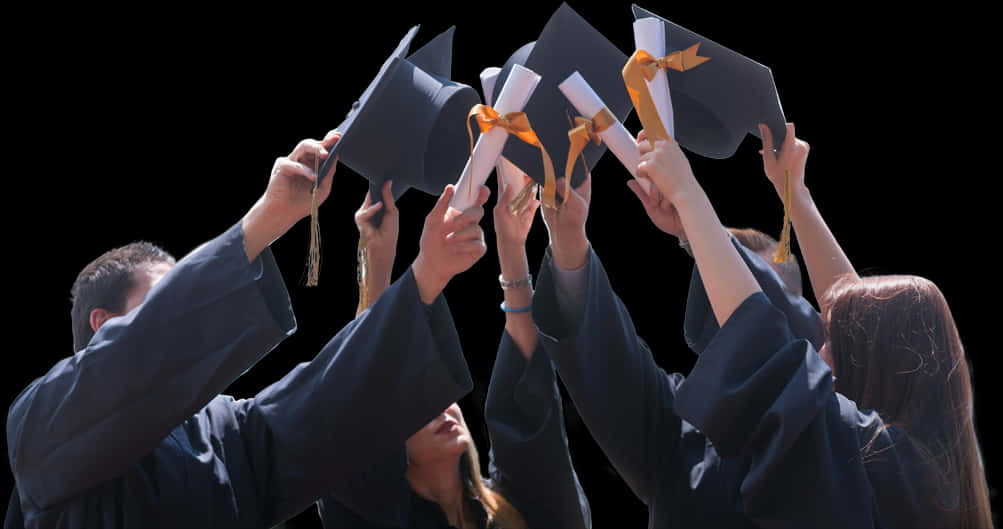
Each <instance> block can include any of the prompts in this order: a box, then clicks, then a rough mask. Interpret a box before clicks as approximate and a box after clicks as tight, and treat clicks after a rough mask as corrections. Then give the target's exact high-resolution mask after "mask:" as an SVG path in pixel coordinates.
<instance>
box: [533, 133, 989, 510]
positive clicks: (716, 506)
mask: <svg viewBox="0 0 1003 529" xmlns="http://www.w3.org/2000/svg"><path fill="white" fill-rule="evenodd" d="M767 137H768V136H767ZM787 138H788V139H789V142H788V143H787V144H785V145H784V146H783V148H782V149H781V150H780V153H779V155H775V154H774V153H773V150H772V145H771V144H769V142H767V144H766V145H765V146H764V147H765V148H764V152H765V153H766V154H765V155H764V161H765V162H766V168H767V174H768V175H769V176H770V178H771V181H773V182H774V183H778V182H780V181H782V180H781V179H780V178H778V177H777V175H778V171H777V170H776V167H778V165H776V164H775V159H773V158H771V157H777V158H778V159H779V160H782V162H780V164H779V166H780V167H785V168H788V169H791V171H792V181H794V182H798V183H799V184H798V185H800V186H801V187H800V188H799V189H803V174H804V159H805V158H806V155H807V145H806V144H804V145H802V143H801V142H799V143H795V140H794V138H795V136H794V131H793V128H791V130H789V132H788V135H787ZM795 145H796V147H795ZM639 148H640V149H641V153H642V158H641V164H640V166H639V169H638V171H639V175H641V176H642V177H646V178H650V179H651V181H652V182H653V183H654V184H655V187H654V188H653V189H655V188H657V189H658V190H659V191H660V192H661V193H662V194H663V196H664V202H665V203H664V205H663V207H662V208H661V210H660V214H662V215H664V217H662V218H660V219H656V218H654V216H653V220H656V224H659V221H662V223H663V224H665V225H667V226H669V227H670V228H669V229H665V228H663V230H665V231H668V232H675V233H676V234H678V233H683V232H684V233H685V234H686V236H687V239H688V242H689V244H690V246H691V249H692V252H693V255H694V258H695V260H696V270H695V271H694V276H693V277H694V280H695V281H696V284H694V283H691V294H690V299H689V300H688V307H687V314H686V322H685V329H686V335H687V341H688V343H690V345H691V347H692V348H693V349H694V351H696V352H698V353H699V354H700V357H699V359H698V361H697V363H696V365H695V367H694V368H693V370H692V371H691V372H690V373H689V375H687V376H685V377H684V376H683V375H681V374H668V373H665V372H664V371H662V370H661V369H660V368H659V367H658V366H657V365H656V364H655V362H654V360H653V358H652V356H651V352H650V351H649V350H648V348H647V346H646V344H645V343H644V341H643V340H641V338H640V337H638V336H637V333H636V331H635V329H634V326H633V323H632V322H631V319H630V314H629V312H628V311H627V309H626V307H624V305H623V304H622V302H621V301H620V300H619V298H618V297H617V296H616V295H615V294H614V293H613V290H612V288H611V286H610V283H609V279H608V276H607V274H606V271H605V270H604V269H603V267H602V264H601V263H600V261H599V258H598V256H597V255H596V253H595V251H593V249H592V248H591V247H590V245H589V243H588V239H587V237H586V234H585V218H586V216H587V211H588V205H589V202H590V199H591V196H590V195H591V193H590V185H589V182H588V181H586V182H585V183H584V184H583V185H582V186H581V187H580V188H578V189H576V190H573V191H572V192H571V193H570V197H569V200H568V204H569V205H571V207H569V208H565V209H562V210H560V211H559V212H552V213H550V214H548V212H545V215H544V219H545V220H546V222H547V226H548V229H549V230H550V235H551V248H550V249H549V250H548V254H547V257H546V258H545V260H544V265H543V267H542V268H541V277H540V281H539V284H538V290H537V293H536V297H535V300H534V317H535V320H536V323H537V325H538V327H539V328H540V331H541V336H543V340H544V347H545V349H546V350H547V351H548V352H550V353H551V357H552V358H553V360H554V364H555V367H556V369H557V371H558V373H559V374H560V376H561V378H562V380H563V381H564V382H565V384H566V386H567V388H568V391H569V393H570V395H571V398H572V400H573V401H574V403H575V406H576V407H577V408H578V411H579V412H580V414H581V416H582V418H583V420H584V421H585V424H586V425H587V427H588V428H589V430H590V432H591V433H592V435H593V436H594V437H595V438H596V440H597V442H598V443H599V444H600V446H601V447H602V448H603V450H604V451H605V453H606V455H607V456H608V457H609V458H610V460H611V461H612V462H613V464H614V466H615V467H616V468H617V470H618V471H619V472H620V473H621V474H622V475H623V477H624V478H625V480H626V481H627V483H628V484H629V485H630V487H631V488H632V489H633V491H634V492H635V494H637V495H638V497H639V498H640V499H642V500H643V501H644V502H645V503H646V504H647V505H648V508H649V526H651V527H669V526H698V525H699V526H704V527H710V526H713V527H762V526H783V527H809V526H831V527H873V526H882V527H923V526H936V527H945V526H946V527H960V526H974V527H989V526H991V525H990V522H989V514H988V512H989V511H988V500H987V497H986V494H985V491H986V488H985V479H984V476H983V474H982V471H981V468H980V467H979V466H978V460H977V447H976V444H975V438H974V431H973V429H972V423H971V407H970V404H971V398H970V393H969V392H968V390H967V388H968V372H967V369H966V368H965V361H964V358H963V352H962V351H961V349H960V347H955V346H954V345H952V344H955V345H957V344H959V343H960V342H958V341H957V340H956V336H957V331H956V329H955V328H954V324H953V321H952V320H951V319H950V315H949V312H946V304H943V303H942V297H940V296H939V293H936V294H931V293H932V292H934V291H933V290H932V289H929V288H926V287H914V286H910V287H909V288H908V289H906V290H905V292H907V294H906V295H904V296H903V295H899V296H898V297H899V298H913V299H922V301H921V302H920V303H919V305H922V306H924V308H925V309H929V308H930V307H936V306H938V305H942V306H943V310H925V309H924V310H922V311H916V313H923V314H926V315H928V316H929V318H928V319H927V320H926V324H927V325H929V326H930V329H935V330H933V331H930V333H927V332H925V331H924V329H923V328H922V327H918V326H917V323H918V322H917V321H915V320H916V319H915V318H914V319H913V320H912V321H909V320H908V319H907V318H906V319H902V318H904V315H908V314H909V313H910V311H907V310H901V308H900V307H898V308H897V307H893V306H890V305H887V304H885V305H883V304H882V303H884V301H882V300H881V297H880V296H877V297H874V296H873V295H872V296H871V305H870V306H869V307H867V308H866V309H864V310H863V311H862V312H863V313H866V315H867V317H868V321H869V325H875V326H877V327H880V324H879V323H875V322H879V321H880V320H881V318H880V316H882V315H884V316H887V317H889V318H888V320H889V323H890V325H888V324H886V328H881V332H885V333H888V334H887V335H886V338H887V337H888V336H891V337H898V336H907V337H909V339H914V337H917V336H918V337H920V339H921V340H929V339H930V337H931V336H934V335H936V336H941V337H945V336H946V337H947V339H946V340H945V341H943V342H939V344H938V345H942V347H940V346H938V347H934V348H933V349H930V348H929V347H928V352H929V356H928V357H927V358H928V359H930V360H933V359H936V361H932V362H929V364H933V365H927V369H913V370H911V371H910V370H907V369H902V367H901V359H902V358H905V359H913V360H915V356H914V355H912V356H910V355H909V354H908V353H909V351H910V350H917V348H916V347H915V346H916V343H915V342H913V343H905V344H902V343H895V342H894V339H889V340H888V341H884V342H881V344H882V345H887V346H889V349H890V350H889V353H888V354H886V355H885V356H880V355H879V353H878V352H876V351H873V350H868V351H866V353H867V355H871V356H870V357H869V356H867V355H865V354H862V353H864V352H865V351H864V350H863V347H862V345H861V344H863V343H866V341H861V340H860V338H861V337H860V336H857V337H856V339H857V340H858V341H856V342H848V343H842V344H840V345H839V346H836V345H833V344H831V340H832V338H833V337H835V336H837V335H842V334H845V333H847V328H846V327H843V326H846V325H847V323H846V321H845V320H842V319H838V318H836V316H837V312H839V310H837V307H840V306H842V308H841V309H840V310H843V311H846V310H847V309H846V307H845V305H846V304H847V303H845V301H847V300H851V299H859V297H854V296H860V295H861V294H860V292H859V291H858V293H856V294H854V295H848V294H847V292H848V290H853V288H846V289H842V290H841V289H836V288H833V289H832V291H830V287H831V285H832V283H833V282H834V278H836V277H837V276H840V275H843V274H845V273H852V268H849V266H848V261H846V260H845V256H843V257H841V258H840V257H839V256H841V251H839V250H838V246H837V245H836V244H835V241H834V239H832V238H831V234H829V233H828V230H827V229H825V228H824V223H822V222H821V220H820V217H818V216H817V210H815V209H814V206H813V204H812V203H811V201H810V198H806V197H807V194H806V193H805V194H800V193H796V194H795V196H797V197H798V200H803V201H802V202H800V203H799V202H798V200H796V201H795V203H796V204H798V203H799V204H800V205H799V206H795V207H794V216H793V218H794V226H795V229H796V230H797V231H798V234H799V240H800V241H801V246H802V248H804V249H805V253H804V257H805V262H806V264H807V266H808V269H809V275H810V277H811V279H812V284H813V286H814V287H815V291H816V292H818V293H820V298H822V299H824V300H825V301H823V312H822V313H823V315H825V318H821V317H820V315H819V313H818V312H816V311H814V310H813V309H812V308H811V307H810V305H809V304H808V303H807V302H806V301H805V300H804V299H803V298H800V297H797V296H793V295H791V294H790V293H789V292H787V291H786V290H785V289H784V288H783V285H782V282H781V281H780V279H779V277H778V276H777V275H776V273H775V272H773V271H772V270H771V269H770V268H769V266H768V265H767V263H765V262H764V261H763V260H762V259H761V258H760V257H759V256H756V255H755V254H754V253H752V252H750V251H748V250H747V249H744V248H742V247H741V246H740V245H737V243H736V242H735V241H734V239H733V237H731V236H730V234H729V233H728V232H727V231H726V230H725V229H724V228H723V226H721V223H720V221H719V220H718V219H717V216H716V213H715V212H714V210H713V208H712V207H711V205H710V202H709V201H708V200H707V197H706V195H705V194H704V193H703V190H702V189H701V188H700V186H699V184H697V182H696V180H695V179H694V178H693V176H692V173H691V172H690V170H689V164H688V162H686V159H685V156H684V155H683V154H682V151H681V150H680V149H679V147H678V145H677V144H675V143H670V142H665V141H661V140H660V141H658V142H656V143H655V146H654V148H652V146H651V145H650V143H649V142H647V141H644V139H643V138H642V141H641V142H640V145H639ZM780 174H781V175H782V174H783V172H782V171H781V172H780ZM559 187H562V186H561V185H559ZM782 190H783V188H782V187H781V186H779V185H778V191H782ZM799 208H802V209H799ZM648 209H649V214H651V211H652V210H651V209H650V208H648ZM810 241H815V242H816V244H812V242H810ZM819 242H820V243H819ZM826 263H828V264H829V265H830V269H829V270H826ZM832 263H840V264H842V266H832ZM824 277H828V278H829V282H828V283H826V282H825V280H822V282H819V279H818V278H824ZM846 281H848V282H850V283H855V282H856V281H855V278H854V279H849V280H846ZM860 283H866V282H860ZM906 283H912V284H913V285H916V284H921V283H922V281H912V280H910V281H906ZM855 288H861V289H865V290H866V288H867V286H866V285H864V286H862V287H855ZM897 288H899V289H900V290H901V287H897ZM879 290H880V289H879ZM923 291H925V292H924V293H923V295H917V292H923ZM871 294H873V293H871ZM900 294H901V292H900ZM934 314H937V316H934ZM892 315H894V316H895V319H893V318H891V317H890V316H892ZM844 316H845V314H844ZM898 324H901V327H897V325H898ZM839 327H843V328H841V329H839ZM887 327H892V329H891V331H890V332H889V331H888V329H887ZM870 330H871V331H874V332H876V331H877V328H872V329H870ZM913 330H915V331H917V332H911V331H913ZM901 331H906V332H901ZM920 331H924V332H920ZM931 333H932V334H931ZM927 343H928V344H929V343H930V342H927ZM848 344H849V345H848ZM820 351H821V352H822V354H821V355H820V354H819V352H820ZM830 351H831V352H830ZM887 357H899V358H900V360H899V361H898V362H897V364H898V365H896V366H895V368H894V369H891V370H888V369H884V370H882V369H879V368H878V367H875V366H876V365H879V364H882V363H887V364H889V365H892V364H896V362H887V361H884V360H881V358H887ZM823 358H828V359H829V360H830V361H831V362H832V363H833V364H834V365H835V366H836V370H837V374H839V375H840V382H839V383H836V382H835V380H834V376H833V372H832V367H830V364H829V363H827V362H826V360H825V359H823ZM854 358H856V360H854ZM865 358H866V360H863V359H865ZM871 358H874V359H875V360H873V361H872V360H871ZM862 361H863V364H864V366H865V367H863V368H860V370H861V371H867V372H873V373H877V374H879V375H881V376H883V377H884V378H883V379H882V380H879V381H878V382H875V383H876V384H882V385H885V386H888V387H896V388H898V389H900V390H901V389H903V388H909V389H910V391H911V393H910V395H911V398H910V400H908V401H903V402H902V403H901V406H900V407H899V408H895V407H891V408H889V409H890V410H891V412H890V413H886V411H885V410H883V409H882V406H883V404H884V403H883V402H881V399H875V398H874V394H873V393H868V392H859V391H858V390H857V388H856V387H855V386H852V385H849V384H846V385H844V384H843V383H842V380H843V379H844V377H846V378H854V377H852V375H851V374H850V373H849V371H850V370H853V369H858V368H856V367H851V366H852V364H853V363H854V362H857V363H858V365H859V363H861V362H862ZM915 366H916V364H915V362H914V363H913V365H912V367H913V368H915ZM934 366H936V367H934ZM896 369H897V371H898V372H896ZM841 371H842V372H841ZM896 376H898V377H899V378H898V379H896V378H895V377H896ZM844 387H845V388H846V389H845V391H846V392H847V393H846V394H844V393H841V391H844V390H843V388H844ZM920 388H922V389H921V390H922V391H928V392H929V393H930V394H931V395H933V396H934V398H933V399H930V398H921V397H920V396H919V395H918V394H917V393H916V392H917V391H918V390H920ZM855 399H857V400H855ZM919 410H922V411H923V412H929V414H925V413H919V414H916V412H917V411H919ZM952 425H953V426H952ZM931 432H940V433H939V434H934V435H930V433H931ZM944 432H947V434H948V435H946V436H943V437H940V438H939V439H938V438H937V435H940V434H943V433H944ZM945 441H953V442H955V443H956V444H955V445H953V446H954V447H955V450H954V452H953V454H948V453H947V451H945V450H942V449H941V448H942V447H945V446H951V445H949V444H946V443H945Z"/></svg>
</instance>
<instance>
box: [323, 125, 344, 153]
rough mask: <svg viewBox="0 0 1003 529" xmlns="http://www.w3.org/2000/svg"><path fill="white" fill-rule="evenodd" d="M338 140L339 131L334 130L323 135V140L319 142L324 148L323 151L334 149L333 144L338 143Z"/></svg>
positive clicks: (339, 138) (339, 136)
mask: <svg viewBox="0 0 1003 529" xmlns="http://www.w3.org/2000/svg"><path fill="white" fill-rule="evenodd" d="M340 140H341V131H339V130H337V129H335V130H332V131H328V133H327V134H325V135H324V140H323V141H322V142H321V144H322V145H323V146H324V148H325V149H330V148H331V147H334V144H336V143H338V141H340Z"/></svg>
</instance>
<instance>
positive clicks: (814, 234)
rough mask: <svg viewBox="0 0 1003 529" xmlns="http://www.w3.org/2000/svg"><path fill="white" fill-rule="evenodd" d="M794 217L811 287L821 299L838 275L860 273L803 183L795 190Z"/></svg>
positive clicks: (793, 222)
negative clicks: (855, 268)
mask: <svg viewBox="0 0 1003 529" xmlns="http://www.w3.org/2000/svg"><path fill="white" fill-rule="evenodd" d="M791 221H792V224H793V226H794V231H795V232H796V233H797V238H798V244H799V245H800V246H801V254H802V257H803V258H804V262H805V267H806V268H807V269H808V278H809V279H810V280H811V287H812V290H814V291H815V298H816V299H818V300H819V303H821V301H822V299H823V297H824V295H825V293H826V292H828V290H829V287H831V286H832V284H833V283H835V282H836V280H837V279H839V278H840V277H842V276H846V275H849V276H851V277H856V276H857V273H856V271H854V269H853V265H851V264H850V260H849V258H847V257H846V254H845V253H843V249H842V248H841V247H840V246H839V243H838V242H836V237H835V236H833V234H832V231H830V230H829V226H828V225H826V223H825V221H824V220H823V219H822V214H821V213H819V211H818V208H817V207H816V206H815V201H814V200H813V199H812V197H811V193H809V192H808V189H807V188H804V187H802V188H801V189H800V190H799V191H798V192H796V193H794V194H793V200H792V203H791ZM819 308H821V307H819Z"/></svg>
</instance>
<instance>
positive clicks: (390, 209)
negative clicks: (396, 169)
mask: <svg viewBox="0 0 1003 529" xmlns="http://www.w3.org/2000/svg"><path fill="white" fill-rule="evenodd" d="M393 184H394V181H393V180H387V181H386V182H383V190H382V193H381V194H382V195H383V204H386V205H387V215H396V214H397V205H396V204H394V192H393ZM367 194H368V193H367Z"/></svg>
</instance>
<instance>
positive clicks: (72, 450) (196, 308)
mask: <svg viewBox="0 0 1003 529" xmlns="http://www.w3.org/2000/svg"><path fill="white" fill-rule="evenodd" d="M335 141H337V136H335V135H330V136H329V137H328V139H327V140H326V141H325V142H317V141H313V140H306V141H304V142H302V143H300V145H299V146H297V147H296V149H295V150H294V151H293V153H292V154H291V155H290V156H289V157H285V158H279V159H278V160H277V161H276V163H275V168H274V169H273V171H272V178H271V180H270V181H269V184H268V188H267V189H266V191H265V194H264V195H263V196H262V198H261V199H260V200H258V202H257V203H256V204H255V205H254V206H253V207H252V208H251V210H250V211H249V212H248V214H247V215H246V216H245V217H244V218H243V219H242V220H241V222H240V223H238V224H236V225H234V226H233V227H232V228H231V229H230V230H228V231H227V232H226V233H224V234H223V235H221V236H219V237H217V238H216V239H214V240H212V241H210V242H208V243H206V244H204V245H203V246H201V247H199V248H198V249H196V250H195V251H193V252H192V253H191V254H189V255H188V256H186V257H185V258H184V259H182V260H181V261H180V262H178V264H177V265H176V266H174V268H173V269H172V270H171V271H170V272H168V273H167V274H166V275H165V276H164V277H163V279H162V280H160V282H159V283H157V284H156V286H154V287H153V288H152V289H150V290H149V292H148V293H147V294H146V298H145V300H144V301H143V302H142V303H141V304H140V305H139V306H137V307H136V308H135V309H133V310H132V311H130V312H128V313H127V314H124V315H121V316H117V317H111V318H110V319H108V320H105V321H104V322H103V323H102V324H101V325H100V327H99V328H98V329H97V331H96V333H95V335H94V337H93V338H92V339H91V341H90V342H89V344H88V345H87V346H86V347H85V348H83V349H82V350H80V351H78V352H77V353H76V354H75V355H73V356H72V357H69V358H66V359H64V360H62V361H60V362H59V363H58V364H56V365H55V366H54V367H53V368H52V369H51V370H49V372H48V373H47V374H45V375H44V376H42V377H41V378H39V379H37V380H35V381H34V382H32V384H31V385H30V386H28V388H27V389H25V390H24V391H23V392H22V393H21V394H20V395H19V396H18V397H17V399H16V400H15V401H14V403H13V404H12V405H11V408H10V410H9V412H8V416H7V442H8V447H9V448H8V450H9V454H8V455H9V457H10V462H11V468H12V469H13V471H14V475H15V477H16V479H17V483H18V491H19V493H20V497H21V501H22V505H23V506H24V507H25V509H24V512H25V515H26V516H30V514H31V512H32V511H36V510H42V509H45V508H47V507H49V506H52V505H54V504H56V503H58V502H60V501H63V500H66V499H68V498H71V497H73V496H75V495H77V494H79V493H81V492H83V491H85V490H87V489H89V488H91V487H93V486H95V485H97V484H99V483H102V482H104V481H106V480H109V479H112V478H114V477H116V476H118V475H120V474H121V473H123V472H125V471H126V470H127V469H129V468H130V467H131V466H133V465H135V464H136V463H137V462H138V461H139V460H140V459H141V458H142V457H143V456H145V455H146V454H148V453H149V452H150V451H151V450H152V449H153V447H154V446H156V445H157V444H158V443H160V442H161V440H163V438H164V437H165V436H166V435H167V434H168V433H169V432H170V431H171V430H172V429H174V428H175V427H176V426H178V425H179V424H181V423H182V421H184V420H185V419H187V418H188V417H190V416H191V415H192V414H194V413H195V412H196V411H198V410H199V409H200V408H202V407H203V406H205V404H206V403H207V402H209V400H210V399H212V398H213V397H214V396H215V395H216V394H218V393H219V392H220V391H222V390H223V389H224V388H225V387H226V386H227V385H229V384H230V383H231V382H233V380H234V379H236V378H237V377H238V376H240V374H241V373H243V372H244V371H246V370H247V369H248V368H250V367H251V366H252V365H254V363H255V362H257V361H258V360H259V359H260V358H261V357H262V356H263V355H264V354H265V353H267V352H268V351H270V350H271V349H272V348H273V347H274V346H275V345H276V344H278V343H279V342H280V341H281V340H282V339H283V338H285V337H286V336H287V335H289V334H291V333H292V332H293V331H294V330H295V327H296V323H295V319H294V317H293V314H292V309H291V306H290V303H289V297H288V294H287V293H286V290H285V286H284V284H283V282H282V277H281V274H280V273H279V271H278V268H277V267H276V265H275V261H274V259H273V258H272V255H271V252H270V251H268V250H267V246H268V244H269V243H271V241H272V240H274V239H275V238H276V237H278V236H280V235H281V234H282V233H285V231H286V230H288V229H289V227H290V226H292V224H293V223H295V222H296V221H297V220H299V219H300V218H302V217H304V216H306V214H307V212H308V211H309V207H308V206H307V204H309V199H308V196H309V188H310V186H311V184H310V183H309V181H310V180H311V179H313V178H314V175H313V172H312V170H311V169H309V168H308V167H307V166H308V165H309V164H310V163H311V161H312V160H314V159H316V158H318V157H321V158H322V157H324V156H326V152H327V151H326V149H327V148H329V147H330V146H331V145H333V143H334V142H335ZM330 180H331V179H328V181H330ZM324 197H326V194H325V195H324ZM322 198H323V197H322Z"/></svg>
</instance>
